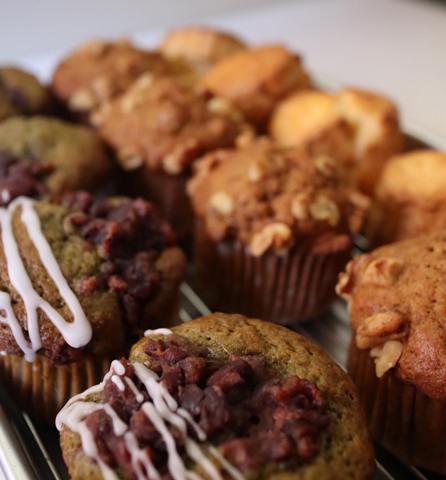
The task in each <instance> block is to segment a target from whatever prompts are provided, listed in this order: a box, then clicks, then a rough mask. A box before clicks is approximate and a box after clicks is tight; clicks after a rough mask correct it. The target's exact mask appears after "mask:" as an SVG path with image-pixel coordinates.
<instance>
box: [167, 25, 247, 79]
mask: <svg viewBox="0 0 446 480" xmlns="http://www.w3.org/2000/svg"><path fill="white" fill-rule="evenodd" d="M245 46H246V45H245V43H244V42H243V41H242V40H241V39H239V38H238V37H236V36H235V35H233V34H231V33H228V32H224V31H222V30H216V29H212V28H208V27H196V26H191V27H181V28H176V29H175V30H171V31H170V32H168V33H167V35H166V36H165V37H164V39H163V40H162V42H161V46H160V50H161V53H162V54H163V55H165V56H166V57H167V58H169V59H172V60H178V59H180V60H185V61H187V62H189V63H191V64H193V65H194V66H195V67H196V68H197V69H198V70H199V71H201V72H205V71H207V70H208V69H209V68H210V67H212V65H214V64H215V63H217V62H219V61H220V60H223V58H225V57H227V56H229V55H231V54H233V53H235V52H238V51H239V50H242V49H243V48H245Z"/></svg>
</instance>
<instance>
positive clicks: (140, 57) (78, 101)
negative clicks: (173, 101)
mask: <svg viewBox="0 0 446 480" xmlns="http://www.w3.org/2000/svg"><path fill="white" fill-rule="evenodd" d="M168 68H169V67H168V64H167V62H166V60H164V59H163V57H162V56H161V54H160V53H157V52H151V51H146V50H141V49H139V48H137V47H135V46H134V45H132V44H131V43H130V42H129V41H128V40H127V39H121V40H118V41H116V42H107V41H99V40H92V41H89V42H87V43H85V44H84V45H82V46H81V47H79V48H78V49H76V50H75V51H74V52H72V53H70V54H69V55H67V56H66V57H65V58H64V59H63V60H62V61H61V62H60V63H59V65H58V66H57V68H56V69H55V71H54V74H53V78H52V89H53V92H54V94H55V96H56V97H57V98H58V99H59V100H60V101H61V102H62V103H63V104H65V105H67V107H68V109H69V110H71V111H72V112H74V113H76V114H80V115H81V116H82V115H83V116H86V115H87V114H88V113H89V112H91V111H92V110H93V109H94V108H96V107H98V106H99V105H100V104H102V103H104V102H105V101H107V100H110V99H111V98H113V97H115V96H116V95H118V94H120V93H122V92H123V91H125V90H126V89H127V88H128V87H129V86H130V85H131V84H132V83H133V82H134V81H135V80H136V79H137V78H138V77H139V76H140V75H141V74H143V73H147V72H152V73H155V74H157V73H164V72H166V71H167V70H168Z"/></svg>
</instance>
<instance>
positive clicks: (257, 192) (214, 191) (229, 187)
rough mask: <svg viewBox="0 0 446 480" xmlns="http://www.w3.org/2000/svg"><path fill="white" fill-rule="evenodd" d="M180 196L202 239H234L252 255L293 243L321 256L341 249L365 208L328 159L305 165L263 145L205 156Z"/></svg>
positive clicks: (298, 153) (290, 153)
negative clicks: (201, 228)
mask: <svg viewBox="0 0 446 480" xmlns="http://www.w3.org/2000/svg"><path fill="white" fill-rule="evenodd" d="M188 188H189V194H190V198H191V201H192V205H193V207H194V209H195V212H196V213H197V214H198V216H199V217H200V218H201V219H202V220H203V221H204V224H205V226H206V229H207V231H208V233H209V235H210V237H211V238H212V239H213V240H215V241H218V240H222V239H224V238H228V237H229V238H237V239H238V240H240V241H242V242H243V243H244V244H245V245H248V246H250V249H251V252H252V254H253V255H262V254H263V253H264V252H265V251H267V250H269V249H272V250H277V251H280V250H282V251H283V250H284V249H289V248H291V247H292V246H293V245H295V244H298V243H299V242H302V243H306V242H309V241H312V242H313V245H314V248H315V249H316V250H318V249H320V250H321V251H322V250H323V249H325V248H327V249H328V250H330V248H331V247H330V244H331V246H332V247H333V246H334V245H338V244H340V243H342V244H345V243H346V242H347V244H349V243H350V238H351V236H352V235H353V234H355V233H356V232H357V231H358V230H359V228H360V226H361V224H362V220H363V215H364V211H365V209H366V208H367V204H368V201H367V199H366V198H365V197H363V196H362V195H361V194H359V193H357V192H355V191H353V190H351V189H350V188H349V187H347V186H345V185H344V184H343V182H342V181H341V180H340V179H339V177H338V175H337V165H336V162H334V161H333V160H332V159H330V158H329V157H327V156H318V157H315V158H311V157H310V156H309V155H308V154H307V152H305V151H303V150H299V149H285V148H281V147H278V146H277V145H276V144H274V143H273V142H272V141H270V140H268V139H267V138H260V139H257V140H254V141H252V142H248V143H246V144H244V145H241V146H239V147H238V148H237V149H234V150H223V151H217V152H214V153H211V154H209V155H208V156H206V157H205V158H204V159H202V160H201V161H200V162H198V163H197V165H196V171H195V175H194V177H193V178H192V180H191V181H190V182H189V186H188Z"/></svg>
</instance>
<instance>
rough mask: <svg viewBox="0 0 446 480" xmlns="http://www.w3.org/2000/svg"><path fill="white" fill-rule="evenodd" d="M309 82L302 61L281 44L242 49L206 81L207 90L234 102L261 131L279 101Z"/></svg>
mask: <svg viewBox="0 0 446 480" xmlns="http://www.w3.org/2000/svg"><path fill="white" fill-rule="evenodd" d="M310 83H311V82H310V78H309V76H308V74H307V72H306V71H305V69H304V67H303V65H302V62H301V60H300V58H299V57H298V56H297V55H296V54H294V53H292V52H290V51H289V50H287V49H286V48H285V47H283V46H281V45H266V46H261V47H254V48H249V49H245V50H241V51H240V52H238V53H234V54H233V55H230V56H228V57H227V58H225V59H223V60H222V61H220V62H218V63H217V64H216V65H215V66H214V67H213V68H212V69H211V70H210V71H209V72H208V73H207V74H206V75H205V76H204V78H203V85H204V86H205V87H206V88H208V89H209V90H210V91H211V92H213V93H215V94H216V95H219V96H221V97H223V98H227V99H228V100H230V101H231V102H233V103H234V104H235V105H236V106H237V107H238V108H239V109H240V110H241V111H242V112H243V114H244V115H245V116H246V118H247V119H248V120H249V121H251V122H252V123H253V124H254V125H256V126H257V127H258V128H259V129H264V128H265V127H266V124H267V122H268V119H269V117H270V115H271V113H272V111H273V109H274V107H275V105H276V104H277V103H278V102H279V100H281V99H282V98H284V97H285V96H287V95H289V94H290V93H291V92H294V91H296V90H302V89H305V88H308V87H309V86H310Z"/></svg>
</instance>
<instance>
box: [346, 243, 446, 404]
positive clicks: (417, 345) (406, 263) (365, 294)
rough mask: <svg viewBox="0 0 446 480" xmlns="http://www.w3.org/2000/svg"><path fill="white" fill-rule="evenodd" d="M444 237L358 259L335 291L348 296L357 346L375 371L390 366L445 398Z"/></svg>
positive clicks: (384, 249) (428, 392)
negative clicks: (370, 360)
mask: <svg viewBox="0 0 446 480" xmlns="http://www.w3.org/2000/svg"><path fill="white" fill-rule="evenodd" d="M445 275H446V236H445V235H443V234H438V235H430V236H423V237H419V238H416V239H410V240H405V241H401V242H397V243H394V244H391V245H387V246H384V247H381V248H378V249H376V250H374V251H372V252H371V253H369V254H366V255H361V256H359V257H356V258H355V259H354V260H352V262H350V263H349V265H348V266H347V269H346V272H345V273H343V274H341V275H340V277H339V282H338V286H337V292H338V293H339V294H340V295H342V296H343V297H344V298H346V299H347V301H348V303H349V309H350V318H351V323H352V327H353V330H354V334H355V341H356V346H357V347H358V348H360V349H366V350H369V351H370V355H371V356H372V357H373V358H375V363H376V373H377V376H378V377H381V376H383V375H384V374H385V373H386V372H387V371H388V370H390V369H392V368H394V369H395V373H396V375H397V376H398V377H399V378H401V379H402V380H404V381H406V382H409V383H411V384H414V385H415V386H416V387H417V388H419V389H420V390H421V391H422V392H424V393H425V394H426V395H428V396H430V397H433V398H442V399H444V398H446V381H445V380H446V371H445V368H444V366H445V365H446V328H445V321H444V318H445V316H444V312H445V310H446V295H445V288H444V283H443V278H444V277H445Z"/></svg>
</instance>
